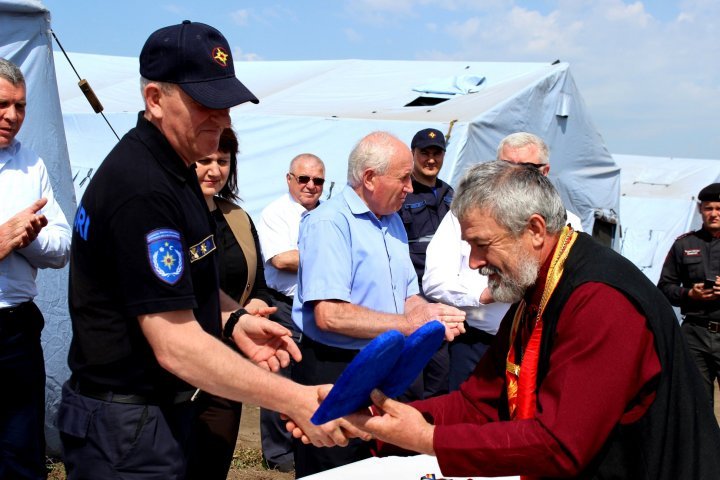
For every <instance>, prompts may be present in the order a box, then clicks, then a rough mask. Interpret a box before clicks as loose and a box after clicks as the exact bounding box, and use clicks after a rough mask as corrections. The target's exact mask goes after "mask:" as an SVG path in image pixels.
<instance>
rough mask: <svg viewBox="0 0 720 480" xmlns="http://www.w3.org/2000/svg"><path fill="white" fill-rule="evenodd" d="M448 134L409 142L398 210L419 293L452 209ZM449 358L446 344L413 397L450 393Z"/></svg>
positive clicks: (426, 133)
mask: <svg viewBox="0 0 720 480" xmlns="http://www.w3.org/2000/svg"><path fill="white" fill-rule="evenodd" d="M445 148H446V144H445V135H444V134H443V133H442V132H441V131H440V130H437V129H435V128H426V129H423V130H420V131H419V132H417V133H416V134H415V136H414V137H413V139H412V141H411V142H410V149H411V150H412V154H413V169H412V188H413V191H412V193H409V194H408V195H407V197H405V202H403V206H402V208H401V209H400V211H399V212H398V213H400V217H401V218H402V221H403V224H404V225H405V231H406V232H407V236H408V248H409V249H410V259H411V260H412V263H413V266H414V267H415V272H416V273H417V277H418V284H419V287H420V293H421V294H423V295H424V292H423V288H422V278H423V274H424V273H425V255H426V252H427V247H428V245H429V244H430V240H432V237H433V235H435V231H436V230H437V228H438V226H439V225H440V221H441V220H442V219H443V217H444V216H445V214H446V213H447V212H448V211H449V210H450V204H451V203H452V199H453V189H452V187H451V186H450V185H448V184H447V183H445V182H443V181H442V180H440V179H439V178H438V175H439V174H440V169H441V168H442V166H443V160H444V159H445ZM449 369H450V357H449V355H448V346H447V344H446V343H445V344H443V346H442V347H440V350H438V352H437V353H436V354H435V355H434V356H433V358H432V359H431V360H430V363H428V365H427V367H425V370H424V371H423V374H422V375H421V376H420V377H418V379H417V380H416V381H415V383H414V384H413V385H412V387H411V388H410V393H409V396H408V397H407V398H405V399H407V400H412V399H414V398H410V397H416V398H418V399H422V398H426V397H433V396H435V395H439V394H442V393H447V392H448V386H449V383H448V374H449Z"/></svg>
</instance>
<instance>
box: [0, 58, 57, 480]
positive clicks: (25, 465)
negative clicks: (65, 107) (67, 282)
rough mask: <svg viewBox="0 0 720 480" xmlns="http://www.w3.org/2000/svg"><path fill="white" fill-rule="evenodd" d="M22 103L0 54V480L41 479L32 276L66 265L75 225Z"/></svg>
mask: <svg viewBox="0 0 720 480" xmlns="http://www.w3.org/2000/svg"><path fill="white" fill-rule="evenodd" d="M25 104H26V98H25V79H24V77H23V75H22V72H21V71H20V69H19V68H18V67H17V66H16V65H14V64H13V63H12V62H9V61H8V60H5V59H3V58H0V378H2V381H3V384H4V385H5V386H6V387H5V390H6V391H5V392H4V393H3V395H2V398H0V478H23V479H44V478H46V477H47V472H46V470H45V438H44V428H45V362H44V359H43V352H42V347H41V345H40V332H41V331H42V328H43V324H44V320H43V316H42V314H41V313H40V310H38V308H37V306H36V305H35V304H34V303H33V299H34V298H35V296H36V295H37V287H36V285H35V275H36V274H37V269H38V268H62V267H63V266H64V265H65V264H66V263H67V261H68V258H69V253H70V227H69V226H68V224H67V221H66V220H65V215H64V214H63V212H62V210H61V209H60V207H59V205H58V204H57V202H55V197H54V195H53V191H52V188H51V186H50V179H49V178H48V174H47V170H46V169H45V164H44V163H43V161H42V159H40V157H38V156H37V155H36V154H34V153H33V152H31V151H30V150H28V149H26V148H24V147H23V146H22V145H21V144H20V142H18V141H17V140H16V139H15V136H16V135H17V133H18V132H19V131H20V127H22V124H23V120H24V119H25Z"/></svg>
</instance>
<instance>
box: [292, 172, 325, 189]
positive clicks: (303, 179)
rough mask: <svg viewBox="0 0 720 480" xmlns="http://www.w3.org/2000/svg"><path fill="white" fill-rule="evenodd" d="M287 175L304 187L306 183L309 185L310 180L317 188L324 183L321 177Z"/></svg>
mask: <svg viewBox="0 0 720 480" xmlns="http://www.w3.org/2000/svg"><path fill="white" fill-rule="evenodd" d="M288 175H291V176H292V177H293V178H295V180H297V182H298V183H299V184H300V185H305V184H306V183H310V180H312V182H313V183H314V184H315V185H317V186H318V187H322V185H323V183H325V179H324V178H322V177H311V176H309V175H295V174H294V173H288Z"/></svg>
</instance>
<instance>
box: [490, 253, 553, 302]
mask: <svg viewBox="0 0 720 480" xmlns="http://www.w3.org/2000/svg"><path fill="white" fill-rule="evenodd" d="M515 253H516V258H518V261H517V272H508V273H502V272H500V271H498V270H497V269H496V268H495V267H483V268H481V269H480V273H481V274H482V275H490V274H495V275H496V276H497V277H498V278H493V279H490V278H488V288H489V289H490V293H491V294H492V296H493V299H494V300H495V301H496V302H502V303H515V302H519V301H520V299H521V298H522V297H523V295H524V294H525V291H527V289H528V288H530V287H531V286H532V285H534V284H535V282H536V281H537V276H538V272H539V271H540V262H538V261H537V260H536V259H534V258H533V257H531V256H530V255H529V254H527V253H526V252H525V251H523V250H522V249H521V248H517V249H515Z"/></svg>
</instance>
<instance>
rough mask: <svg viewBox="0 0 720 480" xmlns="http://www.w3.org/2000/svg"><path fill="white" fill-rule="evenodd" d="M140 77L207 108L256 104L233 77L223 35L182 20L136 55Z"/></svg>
mask: <svg viewBox="0 0 720 480" xmlns="http://www.w3.org/2000/svg"><path fill="white" fill-rule="evenodd" d="M140 75H142V76H143V77H145V78H146V79H148V80H154V81H157V82H167V83H175V84H177V85H178V86H179V87H180V88H181V89H182V90H183V91H184V92H185V93H187V94H188V95H189V96H190V98H192V99H193V100H195V101H196V102H198V103H199V104H200V105H203V106H205V107H207V108H213V109H223V108H230V107H234V106H235V105H240V104H241V103H245V102H253V103H258V99H257V97H255V95H253V93H252V92H251V91H250V90H248V89H247V87H246V86H245V85H243V84H242V83H241V82H240V80H238V79H237V78H236V77H235V66H234V64H233V59H232V53H231V52H230V46H229V45H228V42H227V40H226V39H225V37H224V36H223V34H222V33H220V32H219V31H218V30H217V29H215V28H213V27H211V26H210V25H205V24H204V23H198V22H191V21H190V20H185V21H183V22H182V23H181V24H179V25H171V26H169V27H164V28H161V29H159V30H156V31H155V32H153V33H152V34H151V35H150V37H148V39H147V41H146V42H145V45H144V46H143V48H142V51H141V52H140Z"/></svg>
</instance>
